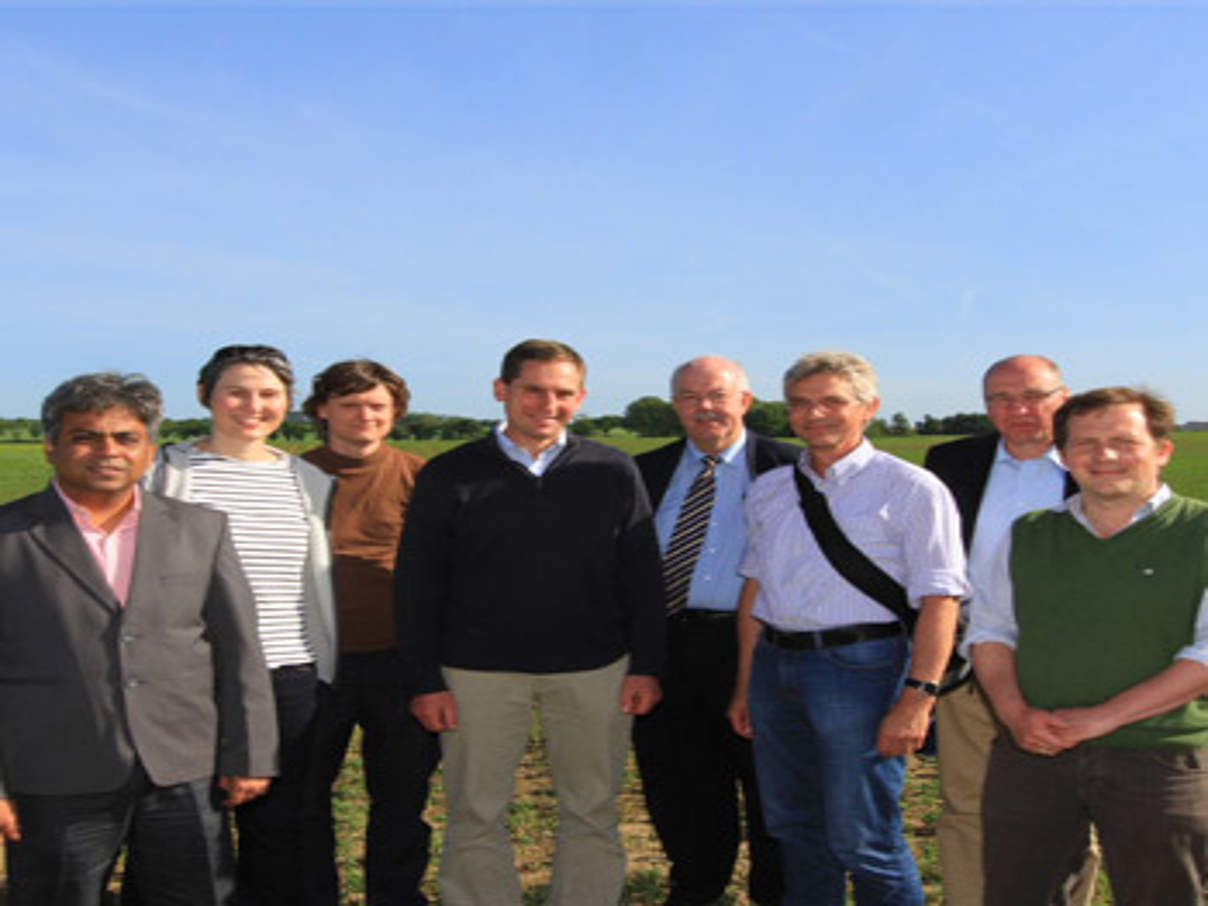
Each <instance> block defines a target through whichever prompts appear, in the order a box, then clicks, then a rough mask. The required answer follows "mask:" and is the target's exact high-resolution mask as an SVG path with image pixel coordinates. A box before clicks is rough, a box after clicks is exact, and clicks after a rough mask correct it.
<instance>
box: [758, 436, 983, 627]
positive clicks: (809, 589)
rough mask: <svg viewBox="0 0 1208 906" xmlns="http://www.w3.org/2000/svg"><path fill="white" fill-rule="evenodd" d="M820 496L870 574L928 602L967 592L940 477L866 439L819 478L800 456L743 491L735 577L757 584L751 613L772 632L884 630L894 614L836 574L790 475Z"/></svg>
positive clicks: (954, 520)
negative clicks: (743, 527)
mask: <svg viewBox="0 0 1208 906" xmlns="http://www.w3.org/2000/svg"><path fill="white" fill-rule="evenodd" d="M794 468H800V469H802V471H803V472H804V473H805V474H806V475H807V476H808V477H809V479H810V481H812V482H813V483H814V487H816V488H817V489H818V490H819V491H821V492H822V493H823V494H825V495H826V502H827V505H828V506H829V507H830V510H831V513H832V514H833V515H834V517H835V522H837V523H838V524H839V527H840V528H841V529H842V530H843V533H844V534H846V535H847V537H848V539H849V540H850V541H851V542H852V544H854V545H855V546H856V547H858V548H859V549H860V550H862V551H863V552H864V554H865V555H866V556H867V557H868V558H869V559H870V560H872V561H873V562H874V563H876V564H877V566H879V567H881V569H883V570H884V571H885V572H887V573H889V575H890V576H892V577H893V578H894V579H896V580H897V581H898V582H900V583H902V585H904V586H905V587H906V594H907V596H908V597H909V600H910V603H911V605H912V606H914V607H918V605H919V599H920V598H922V597H925V596H927V595H953V596H955V597H963V596H965V595H966V594H967V593H968V585H967V584H966V581H965V556H964V549H963V548H962V546H961V536H960V517H959V516H958V515H957V512H956V504H955V503H953V501H952V495H951V494H950V493H949V492H948V489H947V488H946V487H944V485H943V484H942V483H941V482H940V480H939V479H938V478H936V477H935V476H934V475H932V474H931V473H930V472H926V471H924V470H923V469H921V468H919V467H918V466H915V465H911V464H910V463H908V462H904V461H903V460H901V459H898V458H897V457H896V456H890V455H889V454H888V453H882V452H881V451H879V450H877V449H875V448H874V447H873V446H872V444H870V443H869V442H868V441H867V440H865V441H862V442H861V444H860V446H858V447H857V448H856V449H855V450H853V451H852V452H851V453H849V454H847V455H846V456H845V457H843V458H842V459H840V460H839V461H838V462H837V463H835V464H834V465H832V466H831V467H830V468H829V469H827V472H826V476H825V477H823V478H819V477H818V476H816V475H815V474H814V472H813V470H812V469H810V468H809V459H808V452H806V451H803V452H802V454H801V459H800V460H799V462H798V464H797V465H796V466H781V467H780V468H779V469H773V470H772V471H770V472H765V473H764V474H763V475H761V476H760V477H759V478H758V479H756V481H755V483H754V484H753V485H752V486H751V490H750V491H749V492H748V493H747V501H746V516H747V550H746V554H745V556H744V558H743V562H742V566H741V567H740V569H739V571H740V572H741V573H742V574H743V575H744V576H746V577H747V578H750V579H755V580H757V581H758V582H759V595H758V597H757V598H756V599H755V606H754V610H753V613H754V615H755V617H756V619H758V620H760V621H761V622H764V623H767V624H769V625H771V626H774V627H775V628H777V629H783V630H790V631H806V632H811V631H814V630H820V629H830V628H832V627H835V626H844V625H847V624H851V623H887V622H891V621H892V620H894V619H895V617H894V614H893V613H892V612H891V611H889V610H888V609H886V608H885V607H884V606H882V605H881V604H878V603H877V602H876V601H874V600H873V599H872V598H870V597H868V596H867V595H865V594H864V593H863V592H862V591H860V590H859V589H857V588H856V587H855V586H853V585H852V584H851V583H849V582H848V581H847V580H846V579H844V578H843V577H842V576H841V575H839V574H838V573H837V572H836V571H835V569H834V567H833V566H831V565H830V561H829V560H827V558H826V555H825V554H823V553H822V550H821V548H819V547H818V543H817V541H815V540H814V535H813V533H812V532H811V531H810V530H809V528H808V526H807V525H806V522H805V516H804V515H803V514H802V512H801V503H800V498H799V497H798V495H797V485H796V483H795V481H794V479H793V469H794Z"/></svg>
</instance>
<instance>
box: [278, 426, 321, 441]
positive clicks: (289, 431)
mask: <svg viewBox="0 0 1208 906" xmlns="http://www.w3.org/2000/svg"><path fill="white" fill-rule="evenodd" d="M276 434H277V435H280V436H281V437H282V438H284V439H285V440H305V439H306V438H307V437H314V436H316V435H315V432H314V429H313V428H312V427H311V426H310V425H308V424H307V423H306V422H301V421H286V422H282V423H281V427H280V428H278V429H277V431H276Z"/></svg>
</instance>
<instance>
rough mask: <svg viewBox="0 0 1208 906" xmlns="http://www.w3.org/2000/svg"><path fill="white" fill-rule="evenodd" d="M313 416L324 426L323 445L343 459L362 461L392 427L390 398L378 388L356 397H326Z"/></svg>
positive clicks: (388, 394) (380, 442) (387, 392)
mask: <svg viewBox="0 0 1208 906" xmlns="http://www.w3.org/2000/svg"><path fill="white" fill-rule="evenodd" d="M315 413H316V414H317V415H318V416H319V418H321V419H323V420H324V421H325V422H327V445H328V446H329V447H331V449H333V450H335V451H336V452H337V453H340V454H343V455H344V456H354V457H364V456H368V455H369V454H370V453H373V452H374V451H376V450H377V449H378V447H380V446H381V445H382V441H384V440H385V439H386V436H387V435H388V434H389V433H390V429H391V428H393V427H394V418H395V411H394V398H393V397H392V396H391V395H390V391H389V390H387V389H386V388H385V387H384V386H383V385H382V384H378V385H376V386H375V387H372V388H370V389H369V390H364V391H362V392H360V393H346V394H344V395H343V396H332V397H328V399H327V402H325V403H321V404H320V405H319V406H317V407H316V409H315Z"/></svg>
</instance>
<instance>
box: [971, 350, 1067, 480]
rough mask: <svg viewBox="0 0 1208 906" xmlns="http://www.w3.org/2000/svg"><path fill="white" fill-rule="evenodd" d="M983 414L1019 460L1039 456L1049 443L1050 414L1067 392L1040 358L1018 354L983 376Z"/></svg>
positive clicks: (1051, 418) (1051, 425)
mask: <svg viewBox="0 0 1208 906" xmlns="http://www.w3.org/2000/svg"><path fill="white" fill-rule="evenodd" d="M983 389H984V391H985V395H986V414H987V415H989V416H990V421H991V422H993V424H994V427H995V429H996V430H997V431H998V433H999V434H1001V435H1002V438H1003V442H1004V443H1005V444H1006V447H1007V451H1008V452H1010V453H1011V455H1012V456H1016V457H1018V458H1020V459H1030V458H1032V457H1035V456H1040V455H1041V454H1042V453H1044V452H1045V451H1046V450H1048V448H1049V447H1050V446H1052V444H1053V413H1054V412H1056V411H1057V410H1058V409H1060V408H1061V404H1062V403H1064V402H1065V401H1066V398H1067V397H1068V396H1069V395H1070V394H1069V391H1068V390H1066V389H1065V387H1063V386H1062V384H1061V375H1059V374H1057V373H1056V372H1055V371H1054V370H1053V369H1052V368H1051V367H1049V365H1048V364H1047V363H1046V362H1044V361H1043V360H1042V359H1037V358H1034V357H1031V356H1019V357H1017V358H1015V359H1011V360H1009V361H1008V363H1006V364H1003V365H1000V366H999V367H998V368H995V369H994V370H993V371H992V372H991V373H990V375H989V376H988V377H987V378H986V385H985V387H984V388H983Z"/></svg>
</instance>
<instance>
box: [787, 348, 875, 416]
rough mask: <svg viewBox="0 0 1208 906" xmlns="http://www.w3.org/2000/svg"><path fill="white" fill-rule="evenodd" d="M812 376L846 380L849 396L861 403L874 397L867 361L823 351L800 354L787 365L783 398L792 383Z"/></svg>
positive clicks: (873, 385)
mask: <svg viewBox="0 0 1208 906" xmlns="http://www.w3.org/2000/svg"><path fill="white" fill-rule="evenodd" d="M815 374H836V375H838V376H839V377H843V378H847V380H848V383H850V384H851V389H852V393H854V394H855V396H856V399H858V400H859V401H860V402H862V403H869V402H872V400H873V399H874V398H875V397H876V395H877V373H876V371H875V370H873V367H872V365H871V364H869V362H868V359H866V358H864V357H863V356H860V355H856V354H855V353H854V352H843V351H842V350H838V349H824V350H822V351H821V352H811V353H809V354H808V355H803V356H802V357H801V358H799V359H798V360H797V361H795V362H794V363H793V364H792V365H790V366H789V370H788V371H786V372H785V373H784V396H785V398H786V399H787V398H788V395H789V391H790V390H791V389H792V387H793V385H794V384H796V383H797V382H798V381H803V380H805V379H806V378H807V377H813V376H814V375H815Z"/></svg>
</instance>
